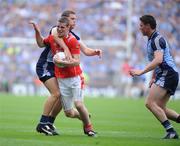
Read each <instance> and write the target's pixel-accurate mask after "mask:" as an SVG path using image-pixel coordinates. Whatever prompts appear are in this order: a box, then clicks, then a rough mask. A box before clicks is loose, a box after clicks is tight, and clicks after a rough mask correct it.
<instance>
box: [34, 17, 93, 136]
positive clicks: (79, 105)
mask: <svg viewBox="0 0 180 146" xmlns="http://www.w3.org/2000/svg"><path fill="white" fill-rule="evenodd" d="M34 25H35V24H34ZM69 29H70V25H69V20H68V19H67V18H65V17H62V18H61V19H60V20H59V23H58V27H57V31H58V36H59V37H61V38H63V40H64V42H65V44H66V45H67V46H68V48H69V50H70V52H71V54H72V56H73V59H72V60H71V61H68V60H67V61H64V62H63V61H62V60H59V59H58V58H55V63H61V64H64V65H65V67H63V68H59V67H57V66H55V75H56V77H57V78H58V82H59V86H60V91H61V95H62V96H61V101H62V106H63V109H64V112H65V114H66V116H67V117H71V118H79V119H81V120H82V122H83V127H84V133H85V134H87V135H88V136H95V135H96V133H95V132H94V131H93V128H92V124H91V122H90V119H89V114H88V111H87V109H86V107H85V105H84V103H83V94H82V92H83V78H82V75H81V74H82V70H81V68H80V66H79V63H80V44H79V42H78V41H77V40H76V38H75V37H74V36H73V35H72V34H70V33H69ZM36 40H37V43H38V45H39V47H43V46H45V45H47V44H48V45H50V47H51V49H52V53H53V54H54V55H55V53H56V52H57V51H64V50H63V49H62V48H60V47H59V46H58V45H57V44H56V43H55V40H54V37H53V36H52V35H50V36H48V37H47V38H46V39H43V38H42V37H41V35H40V33H36ZM59 61H60V62H59ZM73 103H74V105H75V107H76V109H77V110H78V112H77V111H76V110H74V109H73Z"/></svg>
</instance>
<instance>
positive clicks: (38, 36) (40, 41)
mask: <svg viewBox="0 0 180 146" xmlns="http://www.w3.org/2000/svg"><path fill="white" fill-rule="evenodd" d="M29 24H32V26H33V28H34V31H35V36H36V42H37V44H38V46H39V47H40V48H42V47H45V44H44V42H43V37H42V36H41V33H40V30H39V28H38V26H37V25H36V23H35V22H33V21H30V22H29Z"/></svg>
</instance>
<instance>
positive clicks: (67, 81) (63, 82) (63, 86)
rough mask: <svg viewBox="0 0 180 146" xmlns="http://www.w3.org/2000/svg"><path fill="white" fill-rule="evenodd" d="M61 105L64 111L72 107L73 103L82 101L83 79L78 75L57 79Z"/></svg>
mask: <svg viewBox="0 0 180 146" xmlns="http://www.w3.org/2000/svg"><path fill="white" fill-rule="evenodd" d="M58 82H59V87H60V92H61V103H62V107H63V109H64V111H67V110H70V109H72V108H73V106H74V101H83V98H84V96H83V86H84V78H83V77H82V76H81V75H79V76H75V77H72V78H58Z"/></svg>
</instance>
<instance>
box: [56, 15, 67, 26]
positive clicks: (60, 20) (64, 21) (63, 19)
mask: <svg viewBox="0 0 180 146" xmlns="http://www.w3.org/2000/svg"><path fill="white" fill-rule="evenodd" d="M58 22H60V23H65V24H66V25H67V26H68V25H69V20H68V18H67V17H61V18H60V19H59V20H58Z"/></svg>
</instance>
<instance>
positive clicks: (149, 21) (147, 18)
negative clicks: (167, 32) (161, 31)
mask: <svg viewBox="0 0 180 146" xmlns="http://www.w3.org/2000/svg"><path fill="white" fill-rule="evenodd" d="M139 19H140V21H141V22H143V23H144V24H145V25H146V24H149V25H150V27H151V28H152V29H155V28H156V25H157V24H156V20H155V18H154V17H153V16H152V15H143V16H141V17H140V18H139Z"/></svg>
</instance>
